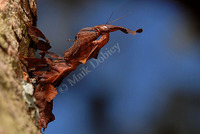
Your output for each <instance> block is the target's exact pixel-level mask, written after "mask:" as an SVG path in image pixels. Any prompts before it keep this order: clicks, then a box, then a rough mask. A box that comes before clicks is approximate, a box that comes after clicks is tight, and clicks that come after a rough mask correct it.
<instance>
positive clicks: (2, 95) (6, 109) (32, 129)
mask: <svg viewBox="0 0 200 134" xmlns="http://www.w3.org/2000/svg"><path fill="white" fill-rule="evenodd" d="M18 13H20V14H22V16H23V19H24V20H25V21H27V22H29V23H31V24H32V25H36V20H37V16H36V0H0V134H40V133H41V132H40V130H38V128H37V127H36V125H35V120H34V119H33V118H31V116H30V112H28V111H27V105H26V103H25V101H24V100H23V96H22V92H23V88H22V84H21V83H22V72H23V71H22V67H21V65H20V61H19V59H18V57H19V54H21V55H24V56H28V55H29V56H34V53H33V52H34V49H33V48H32V47H31V39H30V37H29V36H28V33H27V27H26V25H25V24H24V22H23V21H22V18H20V16H19V15H18Z"/></svg>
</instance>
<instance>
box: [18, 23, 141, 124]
mask: <svg viewBox="0 0 200 134" xmlns="http://www.w3.org/2000/svg"><path fill="white" fill-rule="evenodd" d="M24 23H26V22H24ZM26 25H27V24H26ZM27 27H28V28H29V34H31V38H37V37H42V38H43V39H44V40H46V43H38V42H37V43H38V45H37V47H38V48H40V49H39V50H42V51H43V52H45V54H46V53H47V54H48V56H49V57H45V56H44V55H43V56H42V58H30V57H21V59H22V60H24V61H25V62H26V63H25V64H26V66H27V68H28V72H29V74H31V76H32V78H35V79H36V81H37V86H36V87H35V93H34V97H35V98H36V106H37V107H38V108H39V115H40V120H39V127H40V128H41V127H43V128H46V127H47V124H48V123H49V122H51V121H53V120H54V119H55V117H54V115H53V113H52V107H53V98H54V97H55V96H56V94H57V91H56V89H55V86H57V85H59V84H60V83H61V82H62V80H63V79H64V78H65V77H66V76H67V75H68V74H69V73H70V72H72V71H73V70H75V69H76V67H77V66H78V65H79V64H81V63H83V64H86V62H87V61H88V60H89V59H91V58H97V56H98V53H99V51H100V49H101V48H102V47H103V46H104V45H106V44H107V43H108V41H109V35H110V32H115V31H118V30H120V31H122V32H123V33H125V34H128V33H130V34H132V35H136V33H141V32H142V29H138V30H136V31H132V30H130V29H127V28H124V27H121V26H114V25H109V24H107V23H106V24H103V25H97V26H94V27H86V28H83V29H81V30H80V31H79V32H78V34H77V35H76V36H75V41H74V44H73V45H72V47H70V48H69V49H68V50H67V51H65V53H64V59H63V58H62V57H61V56H58V55H57V54H55V53H53V52H48V49H49V48H50V46H49V41H48V39H47V38H46V37H45V36H43V34H42V32H41V31H40V30H39V29H37V28H36V27H34V26H29V25H27ZM99 37H100V38H99ZM98 38H99V39H98Z"/></svg>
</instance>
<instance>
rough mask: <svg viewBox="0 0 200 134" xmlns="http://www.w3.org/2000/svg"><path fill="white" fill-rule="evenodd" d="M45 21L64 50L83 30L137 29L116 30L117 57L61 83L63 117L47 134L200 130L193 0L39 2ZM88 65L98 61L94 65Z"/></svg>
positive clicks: (58, 108)
mask: <svg viewBox="0 0 200 134" xmlns="http://www.w3.org/2000/svg"><path fill="white" fill-rule="evenodd" d="M37 3H38V27H39V29H41V31H43V33H44V34H45V35H46V36H47V37H48V39H49V40H50V41H51V45H52V46H53V48H52V49H51V51H54V52H56V53H58V54H60V55H63V53H64V52H65V50H67V48H69V47H70V46H71V45H72V44H73V42H67V41H66V40H67V39H74V37H75V35H76V34H77V33H78V31H79V30H80V29H81V28H84V27H91V26H95V25H99V24H105V23H106V21H107V20H108V18H109V17H110V15H111V13H112V12H113V16H112V18H111V21H112V20H114V19H116V18H119V17H121V16H124V15H126V14H127V13H131V14H130V15H128V16H127V17H126V18H123V19H121V20H119V21H117V22H114V23H113V25H119V26H124V27H126V28H130V29H132V30H136V29H138V28H143V29H144V32H143V33H142V34H138V35H137V36H133V35H126V34H124V33H122V32H120V31H118V32H114V33H111V36H110V41H109V43H108V44H107V45H106V46H105V47H104V48H103V49H102V50H101V52H106V50H109V49H110V48H111V47H113V46H114V45H116V44H119V47H120V52H119V53H114V54H113V55H112V56H109V58H107V59H106V60H104V62H102V63H101V64H99V66H98V67H96V68H95V69H92V71H91V72H90V73H89V74H88V75H86V76H85V77H84V78H83V79H81V80H79V81H78V82H77V83H76V84H75V85H74V86H71V85H70V84H69V82H68V80H69V79H72V76H73V75H76V74H78V73H80V69H81V68H82V67H84V65H81V66H79V67H78V68H77V69H76V71H74V72H72V73H71V75H69V76H68V77H67V78H65V79H64V80H63V82H62V84H61V85H60V86H59V87H57V89H58V91H59V94H58V95H57V97H56V98H55V99H54V109H53V113H54V114H55V117H56V119H55V121H54V122H51V123H50V124H49V125H48V128H47V129H46V131H45V134H55V133H56V134H64V133H65V134H199V133H200V127H199V124H200V38H199V31H200V26H199V24H200V23H199V17H200V15H199V8H198V4H197V3H195V2H189V1H170V0H168V1H165V0H162V1H161V0H160V1H152V0H149V1H143V0H140V1H134V0H102V1H100V0H99V1H97V0H93V1H92V0H82V1H80V0H65V1H64V0H56V1H55V0H38V2H37ZM87 66H88V67H90V68H91V65H90V64H89V63H88V64H87Z"/></svg>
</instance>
